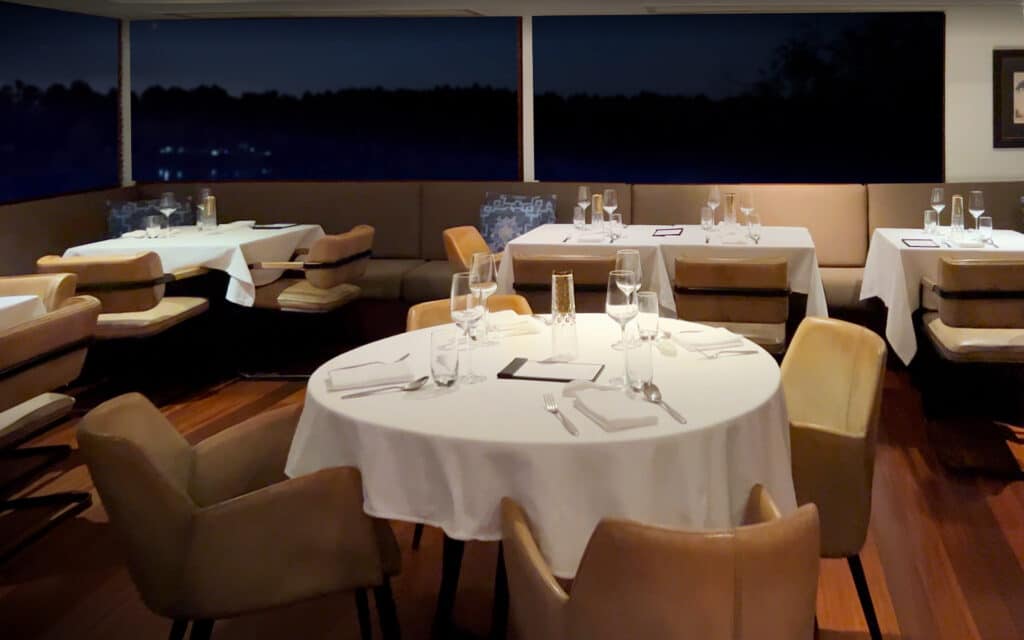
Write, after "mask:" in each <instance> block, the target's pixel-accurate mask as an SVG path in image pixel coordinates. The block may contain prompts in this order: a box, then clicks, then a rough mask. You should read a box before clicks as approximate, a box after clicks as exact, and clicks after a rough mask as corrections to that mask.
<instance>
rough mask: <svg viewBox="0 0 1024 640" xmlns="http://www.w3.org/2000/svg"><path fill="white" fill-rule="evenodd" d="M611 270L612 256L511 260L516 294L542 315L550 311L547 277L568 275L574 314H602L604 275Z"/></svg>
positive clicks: (548, 278) (606, 276)
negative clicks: (555, 272)
mask: <svg viewBox="0 0 1024 640" xmlns="http://www.w3.org/2000/svg"><path fill="white" fill-rule="evenodd" d="M613 269H615V256H581V255H536V256H516V257H514V258H513V259H512V274H513V281H514V282H515V290H516V293H518V294H521V295H525V296H526V299H527V300H529V301H530V305H531V306H532V307H534V308H537V309H543V310H544V311H545V312H548V311H550V310H551V273H552V272H553V271H572V282H573V288H574V291H575V300H576V311H577V312H579V313H604V305H605V297H606V296H607V293H608V273H609V272H610V271H612V270H613Z"/></svg>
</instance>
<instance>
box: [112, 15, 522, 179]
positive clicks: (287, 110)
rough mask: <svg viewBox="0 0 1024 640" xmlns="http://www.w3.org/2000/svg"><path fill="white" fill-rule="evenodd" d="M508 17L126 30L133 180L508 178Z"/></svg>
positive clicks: (511, 130)
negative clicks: (129, 50) (129, 53)
mask: <svg viewBox="0 0 1024 640" xmlns="http://www.w3.org/2000/svg"><path fill="white" fill-rule="evenodd" d="M518 35H519V25H518V20H517V19H514V18H485V19H484V18H481V19H477V18H423V19H400V18H396V19H376V18H373V19H371V18H365V19H362V18H361V19H298V20H285V19H281V20H229V21H167V22H136V23H133V24H132V32H131V40H132V91H133V107H132V118H133V120H132V123H133V125H132V128H133V132H132V133H133V135H132V139H133V140H132V151H133V159H134V177H135V179H136V180H144V181H168V180H172V181H173V180H203V181H209V180H251V179H255V180H274V179H277V180H289V179H323V180H332V179H347V180H357V179H371V180H372V179H516V178H517V177H518V175H519V144H518V127H519V115H518V113H519V104H518V97H517V91H518V85H519V54H518Z"/></svg>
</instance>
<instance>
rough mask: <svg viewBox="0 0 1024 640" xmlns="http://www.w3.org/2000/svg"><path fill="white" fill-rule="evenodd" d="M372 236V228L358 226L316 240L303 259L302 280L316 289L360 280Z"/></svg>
mask: <svg viewBox="0 0 1024 640" xmlns="http://www.w3.org/2000/svg"><path fill="white" fill-rule="evenodd" d="M373 236H374V228H373V227H371V226H370V225H366V224H361V225H358V226H355V227H353V228H352V229H350V230H349V231H346V232H345V233H339V234H335V235H330V236H324V237H322V238H320V239H318V240H317V241H316V242H314V243H313V246H312V247H310V248H309V254H307V256H306V263H307V266H306V280H307V281H308V282H309V284H311V285H313V286H314V287H316V288H318V289H330V288H331V287H335V286H337V285H339V284H344V283H348V282H355V281H356V280H358V279H359V278H362V277H363V274H364V273H366V266H367V265H368V264H370V255H371V253H372V251H373ZM308 263H314V264H312V265H310V264H308Z"/></svg>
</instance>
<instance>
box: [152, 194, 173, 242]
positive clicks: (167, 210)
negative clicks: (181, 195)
mask: <svg viewBox="0 0 1024 640" xmlns="http://www.w3.org/2000/svg"><path fill="white" fill-rule="evenodd" d="M157 210H158V211H160V213H162V214H164V217H165V218H167V237H168V238H169V237H171V215H172V214H174V212H175V211H177V210H178V200H177V199H176V198H175V197H174V194H173V193H172V192H170V191H168V192H166V193H164V194H163V195H161V196H160V203H159V204H158V205H157Z"/></svg>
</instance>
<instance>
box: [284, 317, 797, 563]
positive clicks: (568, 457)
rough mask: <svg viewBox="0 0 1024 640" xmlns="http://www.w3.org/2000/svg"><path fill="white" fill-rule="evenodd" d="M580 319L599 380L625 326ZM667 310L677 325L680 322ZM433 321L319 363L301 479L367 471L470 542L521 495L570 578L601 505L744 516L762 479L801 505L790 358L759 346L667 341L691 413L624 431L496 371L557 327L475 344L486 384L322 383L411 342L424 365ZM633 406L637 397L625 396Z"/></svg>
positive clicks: (666, 365) (397, 507) (546, 345)
mask: <svg viewBox="0 0 1024 640" xmlns="http://www.w3.org/2000/svg"><path fill="white" fill-rule="evenodd" d="M578 321H579V335H580V357H579V361H580V362H604V363H606V364H607V365H608V366H607V367H606V369H605V371H604V372H603V373H602V374H601V376H600V378H599V379H598V381H599V382H600V381H604V380H607V379H608V378H610V377H612V376H615V375H620V374H621V372H622V368H623V367H622V361H623V354H622V353H621V352H617V351H612V350H611V349H610V346H609V345H610V344H611V343H612V342H613V341H615V340H616V339H617V338H618V337H619V328H618V325H617V324H616V323H614V322H612V320H610V319H609V318H607V317H605V316H602V315H597V314H592V315H585V314H584V315H580V316H578ZM662 322H663V323H664V324H663V325H662V328H669V329H671V328H678V327H680V326H682V324H683V323H681V322H680V321H679V320H674V319H673V320H663V321H662ZM449 327H450V325H449ZM430 331H431V329H424V330H421V331H415V332H411V333H406V334H401V335H398V336H394V337H391V338H388V339H385V340H381V341H379V342H375V343H372V344H369V345H366V346H364V347H361V348H359V349H356V350H354V351H350V352H348V353H346V354H344V355H342V356H339V357H337V358H335V359H333V360H331V361H330V362H328V363H326V364H325V365H323V366H322V367H320V368H319V369H318V370H317V371H316V372H315V373H314V374H313V376H312V378H310V381H309V386H308V389H307V393H306V403H305V407H304V409H303V412H302V418H301V420H300V421H299V426H298V430H297V431H296V434H295V439H294V440H293V442H292V447H291V451H290V453H289V456H288V463H287V467H286V473H287V474H288V475H289V476H292V477H294V476H300V475H303V474H307V473H312V472H314V471H317V470H319V469H323V468H326V467H333V466H345V465H352V466H355V467H358V468H359V469H360V470H361V471H362V475H363V491H364V494H365V502H364V508H365V510H366V512H367V513H369V514H371V515H373V516H377V517H381V518H390V519H397V520H404V521H412V522H424V523H427V524H430V525H434V526H437V527H441V528H442V529H444V531H445V532H446V533H447V534H448V535H449V536H451V537H452V538H456V539H461V540H498V539H500V538H501V526H500V517H499V504H500V501H501V498H502V497H503V496H511V497H512V498H514V499H516V500H517V501H519V502H520V503H521V504H522V505H523V506H524V508H525V509H526V512H527V513H528V514H529V516H530V520H531V523H532V524H533V527H534V531H535V533H536V535H537V537H538V539H539V541H540V546H541V548H542V549H543V550H544V554H545V556H546V557H547V558H548V559H549V561H550V562H551V566H552V568H553V570H554V572H555V574H556V575H558V576H562V577H572V576H573V575H574V574H575V572H576V569H577V566H578V565H579V561H580V558H581V557H582V554H583V550H584V547H585V545H586V543H587V540H588V539H589V538H590V534H591V533H592V531H593V529H594V527H595V526H596V524H597V523H598V521H599V520H600V519H601V518H602V517H620V518H632V519H636V520H639V521H643V522H648V523H653V524H658V525H663V526H670V527H687V528H698V529H707V528H722V527H730V526H735V525H737V524H739V523H740V522H741V518H742V515H743V509H744V505H745V503H746V500H747V496H748V493H749V491H750V488H751V486H753V485H754V484H755V483H761V484H764V485H765V486H766V487H768V489H769V491H770V492H771V493H772V495H773V496H774V498H775V499H776V501H777V502H778V504H779V506H780V508H781V509H782V510H783V511H785V512H789V511H791V510H793V509H794V508H795V504H796V499H795V496H794V490H793V480H792V474H791V470H790V451H789V426H788V417H787V412H786V407H785V402H784V399H783V395H782V391H781V387H780V377H779V368H778V366H777V365H776V363H775V361H774V360H773V359H772V358H771V356H769V355H768V354H767V353H765V352H763V351H760V350H758V353H757V354H756V355H742V356H732V357H730V356H728V355H723V356H722V357H720V358H719V359H717V360H708V359H705V358H703V357H702V356H700V355H697V354H695V353H690V352H685V351H683V350H682V349H679V350H678V352H677V354H676V355H674V356H666V355H663V354H661V353H660V352H659V351H658V350H656V349H655V350H654V376H655V381H656V382H657V383H658V384H659V386H660V387H661V389H662V392H663V395H664V397H665V400H666V401H667V402H668V403H669V404H671V405H672V406H673V407H675V408H676V409H678V410H679V411H680V412H681V413H682V414H683V415H685V416H686V418H687V420H688V424H686V425H680V424H679V423H677V422H675V421H674V420H672V419H671V418H669V416H668V415H667V414H665V413H664V412H661V411H660V410H657V407H654V408H655V409H656V411H655V413H656V415H657V416H658V423H657V424H656V425H654V426H648V427H641V428H636V429H630V430H624V431H618V432H614V433H609V432H605V431H603V430H602V429H601V428H599V427H598V426H597V425H596V424H595V423H594V422H592V421H590V420H589V419H588V418H586V417H584V416H583V415H582V414H581V413H579V412H578V411H577V410H576V409H575V408H574V407H573V406H572V400H571V399H568V398H562V397H561V390H562V387H563V385H562V384H560V383H551V382H536V381H523V380H499V379H497V378H496V377H495V376H496V373H497V372H498V371H499V370H501V369H502V368H503V367H505V365H507V364H508V363H509V362H510V361H511V359H512V358H513V357H527V358H531V359H541V358H545V357H547V356H549V355H550V351H551V348H550V346H551V343H550V334H549V332H548V329H547V328H545V329H544V331H543V332H542V333H541V334H535V335H526V336H518V337H506V338H504V339H502V340H501V342H500V344H498V345H496V346H484V347H482V348H479V349H477V350H475V351H473V363H474V368H475V370H476V372H477V373H478V374H482V375H484V376H486V377H487V380H486V381H485V382H483V383H480V384H476V385H461V384H457V385H456V386H455V387H453V388H450V389H442V388H438V387H435V386H434V385H433V384H430V385H428V386H427V387H426V388H424V389H421V390H419V391H416V392H396V393H390V394H382V395H378V396H371V397H366V398H359V399H349V400H342V399H341V398H340V396H341V395H342V394H341V393H329V392H328V391H327V390H326V376H327V373H328V371H329V370H330V369H331V368H333V367H338V366H342V365H345V364H356V363H360V362H367V361H373V360H393V359H395V358H397V357H398V356H401V355H402V354H404V353H411V354H412V355H411V356H410V357H409V359H408V360H407V362H408V363H409V364H410V366H411V368H412V371H413V372H414V373H415V374H416V375H426V374H427V373H428V371H429V368H428V350H429V347H428V344H429V335H430ZM744 348H751V349H754V348H756V347H754V346H753V345H752V343H746V344H745V347H744ZM545 392H552V393H555V394H556V396H557V397H559V403H560V406H561V408H562V410H563V411H564V413H565V414H566V415H567V416H568V417H569V418H570V419H571V420H572V421H573V422H574V423H575V424H576V426H577V427H578V428H579V430H580V436H579V437H578V438H577V437H573V436H571V435H569V434H568V433H567V432H566V431H565V430H564V429H563V428H562V425H561V424H560V423H559V422H558V420H557V419H556V418H555V417H554V416H552V415H550V414H548V413H547V412H546V411H545V409H544V406H543V403H542V394H543V393H545ZM623 402H641V401H640V400H631V399H627V398H626V397H625V396H624V397H623Z"/></svg>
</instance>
